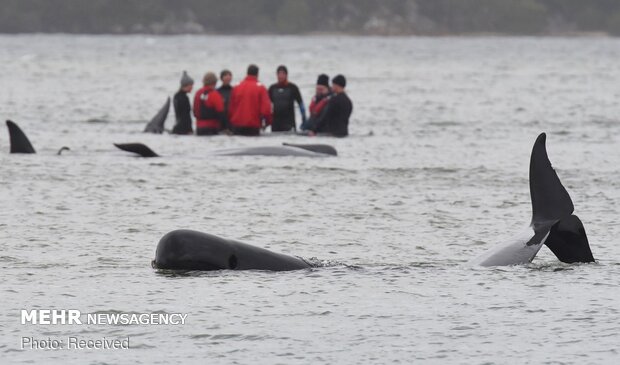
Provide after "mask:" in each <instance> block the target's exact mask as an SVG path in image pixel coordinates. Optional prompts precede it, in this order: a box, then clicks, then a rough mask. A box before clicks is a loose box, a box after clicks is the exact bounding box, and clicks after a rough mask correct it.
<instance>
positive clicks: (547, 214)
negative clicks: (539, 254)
mask: <svg viewBox="0 0 620 365" xmlns="http://www.w3.org/2000/svg"><path fill="white" fill-rule="evenodd" d="M546 139H547V136H546V134H545V133H541V134H540V135H539V136H538V138H537V139H536V142H535V143H534V147H533V148H532V157H531V159H530V196H531V198H532V224H533V225H534V227H536V226H538V225H541V224H542V225H544V224H545V223H547V224H549V223H551V224H553V223H555V222H557V221H558V220H560V219H562V218H565V217H568V216H570V215H571V214H572V213H573V210H574V209H575V208H574V206H573V201H572V200H571V198H570V195H568V192H567V191H566V189H565V188H564V186H563V185H562V183H561V182H560V178H559V177H558V175H557V174H556V172H555V170H554V169H553V167H552V166H551V162H550V161H549V157H548V156H547V149H546V146H545V142H546Z"/></svg>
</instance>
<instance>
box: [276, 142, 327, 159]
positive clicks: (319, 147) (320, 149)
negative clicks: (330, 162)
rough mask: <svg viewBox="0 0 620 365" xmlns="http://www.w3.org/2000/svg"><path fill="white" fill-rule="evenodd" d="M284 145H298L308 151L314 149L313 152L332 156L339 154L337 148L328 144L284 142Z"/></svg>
mask: <svg viewBox="0 0 620 365" xmlns="http://www.w3.org/2000/svg"><path fill="white" fill-rule="evenodd" d="M282 145H283V146H289V147H297V148H301V149H304V150H306V151H312V152H316V153H323V154H325V155H330V156H338V151H336V149H335V148H334V147H332V146H330V145H328V144H295V143H286V142H284V143H282Z"/></svg>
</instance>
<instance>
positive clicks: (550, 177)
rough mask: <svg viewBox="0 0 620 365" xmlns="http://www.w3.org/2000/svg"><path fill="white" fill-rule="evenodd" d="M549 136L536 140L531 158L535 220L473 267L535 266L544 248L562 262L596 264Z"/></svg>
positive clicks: (486, 253) (476, 261)
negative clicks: (553, 160) (550, 151)
mask: <svg viewBox="0 0 620 365" xmlns="http://www.w3.org/2000/svg"><path fill="white" fill-rule="evenodd" d="M545 142H546V135H545V133H542V134H540V135H539V136H538V138H537V139H536V142H535V143H534V147H533V148H532V156H531V158H530V196H531V200H532V220H531V222H530V225H529V227H528V228H526V229H525V230H524V231H523V232H521V233H520V234H518V235H516V236H514V237H513V238H511V239H509V240H507V241H506V242H503V243H500V244H498V245H497V246H495V247H493V248H491V249H490V250H488V251H487V252H485V253H484V254H482V255H481V256H479V257H478V258H476V259H474V260H472V261H471V263H472V264H477V265H482V266H504V265H517V264H527V263H530V262H532V260H533V259H534V257H536V254H537V253H538V251H539V250H540V249H541V248H542V246H543V244H544V245H547V246H548V247H549V249H551V251H552V252H553V253H554V254H555V256H556V257H557V258H558V259H559V260H560V261H562V262H565V263H574V262H594V257H593V256H592V251H591V250H590V245H589V243H588V237H587V236H586V231H585V229H584V227H583V224H582V223H581V220H579V218H578V217H577V216H576V215H573V214H572V213H573V210H574V206H573V202H572V200H571V198H570V195H569V194H568V192H567V191H566V189H565V188H564V186H563V185H562V183H561V182H560V178H559V177H558V175H557V174H556V172H555V170H554V169H553V167H552V166H551V162H550V161H549V158H548V156H547V149H546V147H545Z"/></svg>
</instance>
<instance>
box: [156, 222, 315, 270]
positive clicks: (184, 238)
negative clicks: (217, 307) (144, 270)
mask: <svg viewBox="0 0 620 365" xmlns="http://www.w3.org/2000/svg"><path fill="white" fill-rule="evenodd" d="M152 266H153V267H154V268H156V269H169V270H203V271H212V270H268V271H291V270H300V269H307V268H310V267H313V265H311V264H310V263H308V262H307V261H305V260H304V259H302V258H299V257H294V256H288V255H284V254H281V253H276V252H272V251H269V250H266V249H264V248H260V247H255V246H252V245H248V244H246V243H243V242H238V241H233V240H227V239H224V238H221V237H217V236H213V235H210V234H207V233H202V232H197V231H191V230H176V231H172V232H170V233H168V234H166V235H165V236H164V237H162V238H161V240H160V241H159V243H158V244H157V251H156V253H155V260H153V262H152Z"/></svg>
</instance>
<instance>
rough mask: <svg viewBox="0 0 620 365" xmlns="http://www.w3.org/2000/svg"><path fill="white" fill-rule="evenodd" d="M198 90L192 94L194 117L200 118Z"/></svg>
mask: <svg viewBox="0 0 620 365" xmlns="http://www.w3.org/2000/svg"><path fill="white" fill-rule="evenodd" d="M199 103H200V90H198V91H196V94H194V108H193V109H194V117H195V118H196V119H200V104H199Z"/></svg>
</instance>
